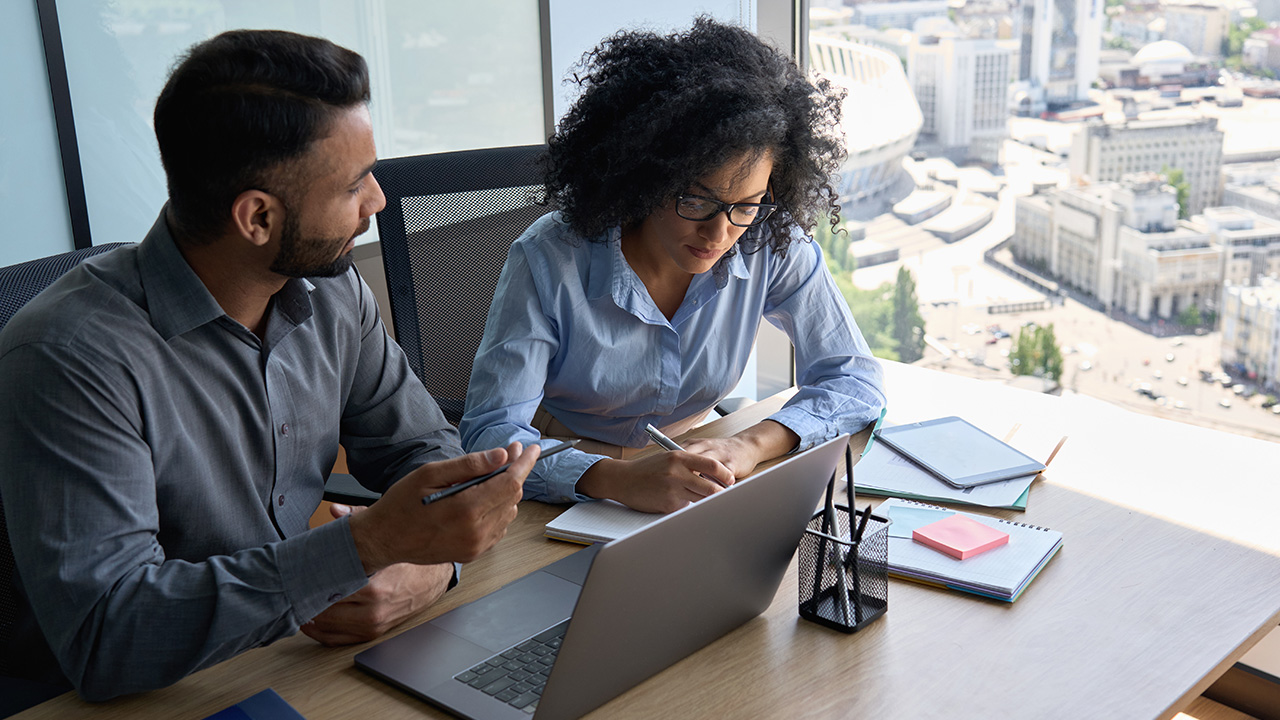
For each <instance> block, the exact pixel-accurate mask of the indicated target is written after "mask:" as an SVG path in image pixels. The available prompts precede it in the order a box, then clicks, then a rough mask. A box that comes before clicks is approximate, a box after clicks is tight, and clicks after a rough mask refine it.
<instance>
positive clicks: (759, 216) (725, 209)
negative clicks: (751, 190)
mask: <svg viewBox="0 0 1280 720" xmlns="http://www.w3.org/2000/svg"><path fill="white" fill-rule="evenodd" d="M777 209H778V206H777V205H774V204H773V203H723V202H720V201H719V200H712V199H711V198H706V197H702V196H701V195H677V196H676V214H677V215H679V216H680V217H682V218H684V219H685V220H693V221H695V222H704V221H706V220H710V219H711V218H713V217H715V216H717V215H719V214H720V213H725V214H727V215H728V216H729V222H730V223H732V224H734V225H737V226H738V227H751V226H752V225H759V224H760V223H762V222H764V221H765V220H767V219H768V218H769V216H770V215H772V214H773V211H774V210H777Z"/></svg>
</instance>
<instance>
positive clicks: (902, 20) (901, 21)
mask: <svg viewBox="0 0 1280 720" xmlns="http://www.w3.org/2000/svg"><path fill="white" fill-rule="evenodd" d="M946 16H947V0H898V1H897V2H864V3H858V4H857V5H854V6H853V22H855V23H858V24H860V25H866V26H867V27H872V28H903V29H905V30H911V29H913V28H914V27H915V24H916V21H917V20H920V19H923V18H930V17H946Z"/></svg>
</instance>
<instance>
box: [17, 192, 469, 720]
mask: <svg viewBox="0 0 1280 720" xmlns="http://www.w3.org/2000/svg"><path fill="white" fill-rule="evenodd" d="M164 217H165V214H164V212H163V211H162V212H161V214H160V218H159V219H158V220H157V221H156V224H155V226H154V227H153V228H152V229H151V231H150V232H149V233H148V235H147V237H146V239H145V240H144V241H143V242H142V243H140V244H138V245H136V246H131V247H126V248H121V249H119V250H115V251H112V252H109V253H106V254H103V255H100V256H98V257H96V258H93V259H91V260H88V261H86V262H85V263H83V264H82V265H80V266H78V267H77V268H75V269H73V270H71V271H70V272H69V273H67V275H65V276H63V278H61V279H60V280H59V281H58V282H56V283H55V284H54V285H52V286H51V287H50V288H49V289H48V290H46V291H45V292H44V293H42V294H41V295H39V296H38V297H36V298H35V299H34V300H32V301H31V303H29V304H28V305H27V306H26V307H25V308H23V310H22V311H20V312H19V313H18V314H17V315H15V316H14V318H13V320H11V321H10V323H9V324H8V325H7V326H6V328H5V329H4V331H3V333H0V458H2V459H3V461H2V462H0V497H2V498H3V501H4V512H5V517H6V519H7V521H8V525H9V533H10V536H11V538H12V541H13V550H14V555H15V557H16V560H17V565H18V573H19V576H20V577H21V581H22V586H23V589H24V590H25V594H26V596H27V597H28V598H29V600H30V608H27V611H28V615H29V616H28V617H26V618H25V619H24V621H20V623H19V628H18V632H19V638H18V641H17V643H16V644H15V647H11V648H7V649H6V650H5V651H6V652H11V653H16V657H18V658H20V659H21V661H22V662H23V663H24V664H26V665H27V666H28V667H30V669H31V671H32V672H31V674H32V676H43V677H45V678H46V679H47V678H57V677H58V667H54V666H53V658H51V657H50V656H49V649H51V650H52V655H53V656H54V657H56V660H57V665H59V666H60V669H61V673H62V674H63V675H64V676H65V677H66V678H68V679H69V680H70V681H71V682H72V684H74V685H75V686H76V688H77V689H79V691H80V693H81V694H82V695H83V696H84V697H86V698H89V699H96V698H105V697H111V696H114V695H119V694H123V693H129V692H138V691H143V690H148V689H152V688H156V687H161V686H164V685H167V684H170V683H172V682H174V681H176V680H178V679H179V678H181V677H183V676H185V675H187V674H188V673H190V672H193V671H194V670H197V669H200V668H203V667H207V666H209V665H212V664H214V663H217V662H219V661H221V660H225V659H227V658H229V657H231V656H233V655H235V654H237V653H239V652H241V651H243V650H245V649H247V648H251V647H255V646H258V645H263V644H266V643H269V642H271V641H273V640H276V639H278V638H282V637H285V636H288V635H291V634H293V633H295V632H296V631H297V630H298V627H299V626H300V625H302V624H303V623H305V622H307V621H308V620H310V619H311V618H312V617H314V616H315V615H317V614H318V613H320V612H321V611H322V610H324V609H325V608H326V607H327V606H329V605H330V604H332V603H333V602H335V601H337V600H338V599H340V598H342V597H345V596H346V595H349V594H351V593H352V592H355V591H356V590H358V589H360V588H361V587H362V586H364V584H365V583H366V577H365V573H364V570H363V569H362V566H361V563H360V558H359V556H358V555H357V553H356V550H355V545H354V543H353V541H352V537H351V532H350V528H349V526H348V524H347V522H346V520H345V519H344V520H339V521H335V522H331V523H328V524H326V525H323V526H321V527H319V528H317V529H314V530H309V529H308V520H309V518H310V516H311V514H312V513H313V512H314V511H315V509H316V507H317V506H318V504H319V502H320V499H321V495H322V492H323V486H324V481H325V478H326V477H327V476H328V474H329V472H330V470H331V469H332V468H333V464H334V461H335V459H336V457H337V454H338V445H339V443H341V444H342V446H343V447H344V448H345V449H346V451H347V463H348V466H349V468H350V471H351V473H352V474H353V475H355V476H356V477H357V478H359V479H360V480H361V482H362V483H364V484H365V485H366V486H368V487H370V488H372V489H374V490H379V491H381V490H384V489H385V488H386V487H387V486H389V485H390V484H391V483H393V482H395V481H396V480H398V479H399V478H401V477H402V476H404V475H405V474H406V473H408V472H409V471H411V470H413V469H414V468H416V467H418V466H419V465H422V464H423V463H425V462H428V461H432V460H441V459H445V458H447V457H454V456H457V455H460V454H461V452H462V451H461V449H460V447H459V443H458V437H457V435H456V433H455V432H454V430H453V428H452V427H450V426H449V424H448V423H447V422H446V421H445V419H444V417H443V415H442V414H441V413H440V410H439V408H438V407H437V406H436V404H435V401H434V400H432V399H431V397H430V396H429V395H428V393H427V391H426V390H425V389H424V388H423V386H422V384H421V382H419V380H418V378H417V377H416V376H415V375H414V374H413V373H412V371H410V369H409V365H408V363H407V361H406V360H405V357H404V355H403V353H402V352H401V351H400V348H399V346H397V345H396V344H395V343H394V342H392V341H390V340H389V339H388V337H387V335H386V331H385V330H384V328H383V325H382V322H381V320H380V319H379V316H378V311H377V306H376V304H375V302H374V299H373V295H372V294H371V293H370V291H369V289H368V287H367V286H366V285H365V284H364V282H363V281H362V280H361V279H360V277H359V275H357V274H356V273H355V272H354V271H349V272H347V273H346V274H344V275H341V276H339V277H336V278H325V279H320V278H317V279H312V280H302V279H294V280H290V281H288V283H287V284H286V285H285V287H284V289H283V290H281V291H280V292H279V293H277V294H276V295H275V297H274V298H273V299H272V301H271V305H270V307H269V309H268V320H267V324H266V331H265V334H264V335H265V337H264V339H263V340H261V341H259V339H258V338H257V337H256V336H255V335H254V334H253V333H251V332H249V330H247V329H246V328H245V327H244V326H242V325H240V324H239V323H237V322H236V321H234V320H232V319H231V318H230V317H228V316H227V315H226V313H224V312H223V310H222V308H221V307H220V306H219V305H218V303H217V302H216V301H215V300H214V298H213V296H212V295H210V294H209V292H208V290H206V289H205V286H204V285H203V284H202V283H201V281H200V279H199V278H198V277H197V276H196V275H195V273H194V271H192V270H191V268H190V266H188V265H187V263H186V261H185V260H184V259H183V257H182V255H181V253H180V252H179V251H178V248H177V246H176V245H175V243H174V239H173V237H172V236H171V235H170V233H169V229H168V227H167V224H166V222H165V219H164ZM31 608H34V614H33V615H31V614H30V609H31ZM33 618H34V620H36V621H38V627H36V625H35V624H34V623H32V622H31V620H32V619H33ZM42 635H43V638H42ZM46 639H47V643H48V646H47V648H46V647H45V645H44V643H45V641H46Z"/></svg>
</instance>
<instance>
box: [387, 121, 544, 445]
mask: <svg viewBox="0 0 1280 720" xmlns="http://www.w3.org/2000/svg"><path fill="white" fill-rule="evenodd" d="M544 149H545V148H544V146H542V145H525V146H518V147H504V148H487V149H484V150H465V151H461V152H449V153H438V154H434V155H417V156H414V157H404V158H394V159H391V160H383V161H381V162H379V163H378V167H377V169H375V170H374V173H373V174H374V176H375V177H376V178H377V179H378V183H379V184H380V185H381V186H382V192H383V193H384V194H385V195H386V197H387V206H386V207H385V208H384V209H383V210H382V212H380V213H378V235H379V236H380V238H381V241H382V262H383V266H384V267H385V269H386V274H387V291H388V293H389V295H390V298H391V318H392V320H393V322H394V326H395V330H394V331H395V337H396V342H398V343H399V344H400V347H402V348H404V352H405V354H406V355H407V356H408V358H409V365H410V367H412V368H413V371H414V373H416V374H417V376H418V378H419V379H421V380H422V383H423V385H425V386H426V387H427V390H428V391H430V392H431V395H432V396H433V397H434V398H435V399H436V402H437V403H439V405H440V409H441V410H442V411H443V412H444V416H445V418H446V419H448V420H449V422H451V423H453V424H454V425H457V424H458V423H459V422H460V421H461V420H462V410H463V405H464V403H465V402H466V397H467V384H468V382H469V381H470V380H471V364H472V362H473V361H474V360H475V355H476V350H477V349H478V348H479V347H480V338H481V336H482V335H483V334H484V323H485V318H486V317H487V316H488V314H489V303H490V302H491V301H492V300H493V291H494V288H495V286H496V285H497V283H498V276H499V275H500V274H501V272H502V266H503V263H505V262H506V259H507V250H508V249H509V248H510V247H511V243H512V242H514V241H515V239H516V238H517V237H519V236H520V234H521V233H522V232H524V230H525V229H526V228H528V227H529V225H530V224H532V223H533V221H534V220H537V219H538V218H539V217H541V216H542V215H544V214H546V213H547V212H549V211H551V210H552V209H553V208H552V207H551V206H550V205H549V204H548V202H547V200H546V193H545V191H544V190H543V187H542V175H541V172H540V170H539V168H538V158H539V157H540V156H541V155H542V153H543V151H544Z"/></svg>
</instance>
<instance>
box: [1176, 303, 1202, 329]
mask: <svg viewBox="0 0 1280 720" xmlns="http://www.w3.org/2000/svg"><path fill="white" fill-rule="evenodd" d="M1178 322H1179V323H1181V324H1183V325H1199V324H1200V323H1202V322H1204V317H1202V316H1201V315H1200V308H1198V307H1196V306H1195V305H1188V306H1187V309H1185V310H1183V311H1182V312H1180V313H1178Z"/></svg>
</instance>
